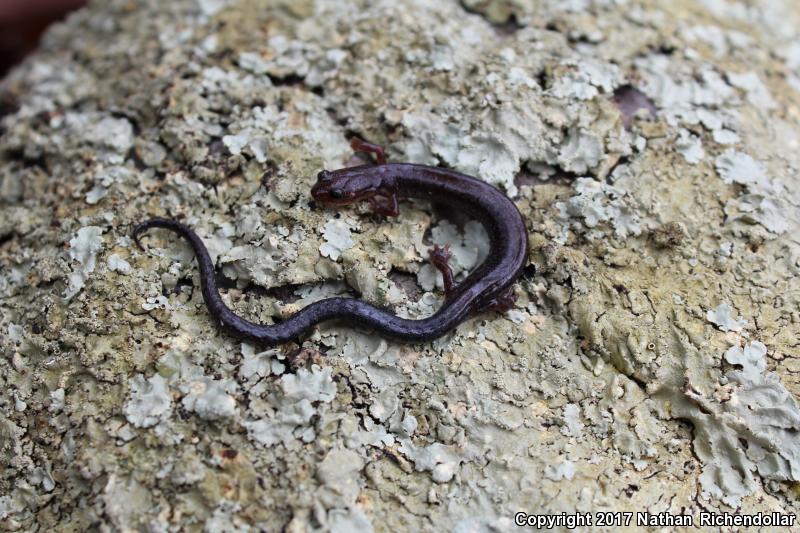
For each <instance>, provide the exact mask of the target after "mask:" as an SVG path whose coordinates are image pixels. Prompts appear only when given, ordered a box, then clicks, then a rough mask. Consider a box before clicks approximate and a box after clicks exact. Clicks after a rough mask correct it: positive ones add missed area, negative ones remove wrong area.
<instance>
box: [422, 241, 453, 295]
mask: <svg viewBox="0 0 800 533" xmlns="http://www.w3.org/2000/svg"><path fill="white" fill-rule="evenodd" d="M428 255H429V256H430V258H431V263H432V264H433V266H434V267H436V270H438V271H439V272H441V273H442V280H443V281H444V295H445V296H450V295H451V294H453V292H454V291H455V290H456V282H455V278H454V277H453V270H452V269H451V268H450V265H449V264H448V261H450V258H451V257H453V252H451V251H450V245H449V244H448V245H445V247H444V248H441V247H440V246H439V245H438V244H436V245H434V247H433V248H431V249H430V250H428Z"/></svg>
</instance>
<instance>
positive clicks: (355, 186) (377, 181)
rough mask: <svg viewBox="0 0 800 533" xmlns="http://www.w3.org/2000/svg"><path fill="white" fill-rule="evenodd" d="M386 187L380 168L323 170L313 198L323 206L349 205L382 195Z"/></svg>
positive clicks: (314, 187)
mask: <svg viewBox="0 0 800 533" xmlns="http://www.w3.org/2000/svg"><path fill="white" fill-rule="evenodd" d="M386 186H387V183H386V180H385V178H384V176H383V173H382V172H381V167H379V166H375V165H364V166H358V167H349V168H341V169H339V170H323V171H321V172H320V173H319V174H317V183H316V184H315V185H314V186H313V187H312V188H311V196H313V197H314V200H316V201H318V202H319V203H321V204H323V205H347V204H352V203H354V202H358V201H360V200H366V199H369V198H371V197H373V196H375V195H377V194H380V193H381V190H382V189H384V188H386Z"/></svg>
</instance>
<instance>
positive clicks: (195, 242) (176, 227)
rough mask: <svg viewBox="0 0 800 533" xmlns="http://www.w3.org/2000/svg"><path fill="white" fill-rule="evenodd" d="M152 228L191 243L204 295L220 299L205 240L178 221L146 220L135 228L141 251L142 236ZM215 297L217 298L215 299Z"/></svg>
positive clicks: (134, 233)
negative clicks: (175, 234)
mask: <svg viewBox="0 0 800 533" xmlns="http://www.w3.org/2000/svg"><path fill="white" fill-rule="evenodd" d="M150 228H163V229H168V230H170V231H174V232H175V233H177V234H178V235H180V236H181V237H183V238H185V239H186V240H187V241H189V244H190V245H191V246H192V250H193V251H194V254H195V256H196V257H197V264H198V266H199V267H200V281H201V283H202V284H203V295H204V296H210V299H211V300H217V299H219V294H217V292H216V291H217V287H216V280H215V277H214V263H213V262H212V261H211V257H210V256H209V255H208V248H206V245H205V244H203V240H202V239H201V238H200V237H199V236H198V235H197V233H195V232H194V230H192V229H191V228H190V227H189V226H187V225H185V224H182V223H180V222H178V221H177V220H171V219H169V218H151V219H150V220H145V221H144V222H141V223H139V224H137V225H136V226H135V227H134V228H133V240H134V241H135V242H136V245H137V246H138V247H139V249H140V250H144V248H143V247H142V243H141V241H140V238H141V235H142V233H144V232H145V231H147V230H149V229H150ZM214 296H216V298H214ZM208 300H209V298H208V297H207V298H206V301H207V302H208V303H209V304H211V305H212V307H213V304H212V302H209V301H208ZM220 301H221V300H220ZM214 303H216V302H214Z"/></svg>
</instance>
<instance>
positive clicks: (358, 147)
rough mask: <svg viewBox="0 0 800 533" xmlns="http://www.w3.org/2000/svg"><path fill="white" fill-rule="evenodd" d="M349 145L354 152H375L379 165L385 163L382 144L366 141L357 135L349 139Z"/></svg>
mask: <svg viewBox="0 0 800 533" xmlns="http://www.w3.org/2000/svg"><path fill="white" fill-rule="evenodd" d="M350 146H351V147H352V148H353V150H355V151H356V152H364V153H367V154H375V157H376V158H377V160H378V164H379V165H384V164H386V152H385V151H384V150H383V146H381V145H379V144H374V143H371V142H367V141H365V140H364V139H359V138H358V137H353V138H352V139H350Z"/></svg>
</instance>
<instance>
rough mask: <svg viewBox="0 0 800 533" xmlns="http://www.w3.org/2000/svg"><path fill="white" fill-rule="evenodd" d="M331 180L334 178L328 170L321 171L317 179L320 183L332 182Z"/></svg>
mask: <svg viewBox="0 0 800 533" xmlns="http://www.w3.org/2000/svg"><path fill="white" fill-rule="evenodd" d="M331 178H333V176H331V173H330V172H328V171H327V170H320V172H319V174H317V179H318V180H319V181H331Z"/></svg>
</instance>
